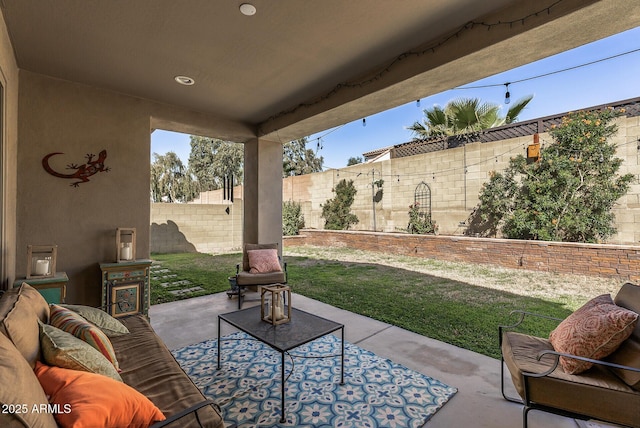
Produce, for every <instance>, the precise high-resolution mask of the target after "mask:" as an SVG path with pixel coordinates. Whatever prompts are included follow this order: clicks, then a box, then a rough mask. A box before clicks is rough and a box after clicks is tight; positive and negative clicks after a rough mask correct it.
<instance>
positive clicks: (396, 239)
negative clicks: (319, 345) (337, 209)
mask: <svg viewBox="0 0 640 428" xmlns="http://www.w3.org/2000/svg"><path fill="white" fill-rule="evenodd" d="M283 241H284V246H298V245H315V246H326V247H328V246H333V247H347V248H355V249H360V250H368V251H384V252H390V253H393V254H402V255H407V256H415V257H424V258H434V259H438V260H447V261H455V262H470V263H483V264H492V265H497V266H502V267H506V268H513V269H527V270H536V271H544V272H556V273H570V274H578V275H591V276H605V277H616V278H620V280H621V281H631V282H635V283H639V282H640V246H627V245H608V244H577V243H570V242H546V241H524V240H515V239H490V238H471V237H462V236H434V235H408V234H404V233H381V232H359V231H330V230H310V229H305V230H302V231H300V235H299V236H295V237H284V239H283Z"/></svg>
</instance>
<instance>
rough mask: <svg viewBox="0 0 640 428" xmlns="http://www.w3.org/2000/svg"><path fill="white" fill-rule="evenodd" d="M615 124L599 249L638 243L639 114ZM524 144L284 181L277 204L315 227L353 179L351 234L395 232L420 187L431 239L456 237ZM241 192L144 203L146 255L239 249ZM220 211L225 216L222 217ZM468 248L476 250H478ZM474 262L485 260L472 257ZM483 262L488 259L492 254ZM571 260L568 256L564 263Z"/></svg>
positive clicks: (516, 141) (475, 147) (524, 140)
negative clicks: (612, 230) (485, 188)
mask: <svg viewBox="0 0 640 428" xmlns="http://www.w3.org/2000/svg"><path fill="white" fill-rule="evenodd" d="M617 125H618V133H617V134H616V135H615V136H614V137H613V142H614V143H615V144H616V146H617V153H616V154H617V156H618V157H620V158H621V159H623V163H622V167H621V171H620V173H622V174H625V173H631V174H633V175H634V176H635V177H636V179H635V180H634V181H633V183H632V185H631V188H630V190H629V192H628V193H627V195H625V196H624V197H622V198H621V199H620V200H618V201H617V205H616V207H615V208H614V213H615V217H616V227H617V229H618V233H617V234H616V235H614V236H612V237H611V238H610V239H609V240H608V241H607V244H617V245H638V243H640V116H628V117H620V118H618V119H617ZM539 140H540V142H541V143H542V146H543V147H545V145H548V144H550V143H551V142H552V140H551V137H550V136H549V134H548V133H541V134H539ZM531 143H533V136H526V137H517V138H511V139H506V140H502V141H496V142H488V143H471V144H467V145H466V146H465V147H458V148H453V149H447V150H441V151H436V152H431V153H425V154H419V155H414V156H407V157H400V158H392V159H389V160H384V161H380V162H374V163H367V164H359V165H353V166H350V167H345V168H340V169H332V170H328V171H325V172H320V173H314V174H307V175H302V176H297V177H287V178H284V179H283V181H282V192H283V200H284V201H295V202H298V203H300V204H301V206H302V213H303V215H304V219H305V227H306V228H307V229H314V230H322V229H323V228H324V219H323V218H322V217H321V213H322V204H324V203H325V202H326V201H327V199H330V198H332V197H333V196H334V193H333V192H332V189H333V188H334V186H335V185H336V184H337V183H338V181H340V180H342V179H347V180H353V182H354V185H355V187H356V189H357V191H358V193H357V194H356V196H355V202H354V204H353V206H352V212H353V213H354V214H356V215H357V216H358V219H359V223H358V224H356V225H355V226H353V227H352V230H355V231H374V229H375V231H377V232H387V233H395V232H398V231H401V230H402V229H405V228H406V227H407V223H408V221H409V215H408V210H409V205H411V204H413V203H414V198H415V191H416V188H417V187H418V186H419V185H420V184H421V183H425V184H427V185H428V186H429V189H430V193H431V195H430V196H431V214H432V218H433V219H434V220H435V221H436V223H437V224H438V226H439V233H440V236H439V237H437V239H440V240H442V239H452V240H453V239H458V237H461V236H463V235H465V232H466V230H467V219H468V218H469V216H470V214H471V213H472V211H473V209H474V208H475V206H476V205H477V204H478V195H479V192H480V189H481V186H482V184H483V183H485V182H486V181H487V180H488V179H489V173H490V172H491V171H500V170H503V169H504V168H506V167H507V166H508V164H509V159H510V158H511V157H513V156H516V155H518V154H523V155H526V150H527V147H528V146H529V145H530V144H531ZM378 180H383V181H384V183H383V184H382V198H381V199H380V201H379V202H376V203H374V202H373V198H372V184H373V182H375V181H378ZM242 190H243V189H242V186H238V187H236V188H235V189H234V195H235V198H236V199H235V202H234V203H233V204H231V203H230V202H228V201H223V197H222V196H223V195H222V191H221V190H217V191H212V192H206V193H203V194H202V195H201V197H200V198H199V200H197V201H194V203H190V204H152V206H151V238H150V241H151V251H152V252H179V251H185V250H188V251H200V252H225V251H229V250H233V249H240V248H241V247H242V212H243V208H242ZM373 190H374V193H375V192H376V191H377V190H378V188H377V187H376V186H373ZM374 207H375V228H374V217H373V212H374ZM227 208H229V210H230V214H227V213H226V209H227ZM401 236H402V235H401ZM446 236H449V237H450V238H446ZM454 237H455V238H454ZM498 238H499V237H498ZM354 239H355V238H354ZM416 239H417V238H416ZM438 242H440V241H438ZM480 242H489V241H484V240H481V241H480ZM527 242H528V241H527ZM487 245H488V244H487ZM510 245H516V247H517V248H520V247H521V246H522V245H519V244H512V243H511V241H510V240H507V241H504V245H502V246H504V247H505V248H509V246H510ZM532 245H540V246H547V248H549V245H551V244H550V243H539V244H538V243H537V242H536V243H534V244H532ZM554 245H555V244H554ZM541 248H542V247H541ZM554 248H555V247H554ZM580 248H582V247H580ZM475 251H476V252H477V253H480V250H475ZM509 251H511V250H509ZM513 251H514V252H515V253H514V254H516V253H517V251H516V250H513ZM574 256H575V254H574ZM477 257H485V256H483V255H480V254H478V255H477ZM486 257H489V259H490V258H491V257H493V256H486ZM509 257H510V258H513V257H515V256H514V255H510V256H509ZM535 260H536V259H535V258H533V259H530V260H529V261H527V262H526V263H534V261H535ZM523 263H525V262H523ZM573 263H575V259H571V261H570V262H568V264H573ZM585 263H586V264H589V263H590V262H585ZM598 263H600V262H599V261H598ZM518 267H521V266H518ZM636 269H637V265H636Z"/></svg>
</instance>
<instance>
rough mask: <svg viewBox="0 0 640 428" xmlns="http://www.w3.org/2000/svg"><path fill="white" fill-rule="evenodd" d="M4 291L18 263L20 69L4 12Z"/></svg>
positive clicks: (0, 209) (0, 115)
mask: <svg viewBox="0 0 640 428" xmlns="http://www.w3.org/2000/svg"><path fill="white" fill-rule="evenodd" d="M0 85H1V86H2V97H1V98H0V103H2V105H0V133H1V134H0V151H1V153H0V162H2V164H1V165H0V173H1V177H0V200H1V202H0V253H1V254H2V257H1V259H0V289H5V288H7V287H9V286H10V285H11V284H12V283H13V279H14V277H15V262H16V208H17V206H16V180H17V178H16V175H17V166H16V165H17V163H18V67H17V65H16V61H15V58H14V56H13V48H12V46H11V42H10V40H9V35H8V33H7V28H6V26H5V23H4V18H3V17H2V11H1V10H0Z"/></svg>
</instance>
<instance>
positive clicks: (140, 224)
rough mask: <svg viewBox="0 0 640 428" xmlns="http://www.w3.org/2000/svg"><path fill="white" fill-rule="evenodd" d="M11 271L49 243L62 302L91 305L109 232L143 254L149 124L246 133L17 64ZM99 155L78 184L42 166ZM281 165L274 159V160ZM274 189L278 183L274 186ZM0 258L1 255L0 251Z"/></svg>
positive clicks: (235, 135) (108, 258)
mask: <svg viewBox="0 0 640 428" xmlns="http://www.w3.org/2000/svg"><path fill="white" fill-rule="evenodd" d="M19 77H20V79H19V98H20V102H19V117H20V120H19V123H18V136H19V139H18V146H17V161H15V157H14V162H12V164H17V165H19V166H20V168H19V169H18V171H17V192H16V204H17V213H16V214H17V216H16V243H15V248H16V251H17V258H16V261H15V269H16V276H18V277H21V276H22V277H24V275H25V274H26V251H27V245H28V244H56V245H57V246H58V260H57V268H58V269H57V270H58V271H65V272H66V273H67V275H68V276H69V284H68V287H67V301H68V302H74V303H81V304H87V305H93V306H97V305H98V304H99V302H100V290H101V285H100V281H101V280H100V268H99V263H100V262H113V261H115V259H116V252H115V231H116V228H118V227H134V228H136V230H137V239H136V241H137V248H136V255H137V257H138V258H147V257H149V254H150V224H151V218H150V212H151V202H150V198H149V183H150V169H149V164H150V157H151V156H150V153H151V132H152V130H153V129H155V128H162V129H169V130H175V131H178V132H194V133H197V134H198V135H205V136H211V137H217V138H224V139H229V140H231V141H233V139H236V141H244V140H246V139H247V138H248V136H250V135H252V132H254V131H253V130H252V129H250V128H248V127H246V126H244V125H241V124H234V123H232V122H228V121H226V120H224V119H221V118H217V117H213V116H208V115H203V114H201V113H198V112H192V111H188V110H184V109H181V108H178V107H172V106H168V105H165V104H159V103H154V102H151V101H148V100H144V99H140V98H135V97H131V96H127V95H123V94H119V93H115V92H111V91H107V90H103V89H98V88H95V87H91V86H87V85H82V84H77V83H71V82H67V81H63V80H59V79H54V78H51V77H47V76H43V75H40V74H35V73H31V72H28V71H24V70H21V71H20V73H19ZM101 150H106V151H107V158H106V160H105V164H106V166H107V167H109V168H110V170H109V172H99V173H97V174H95V175H93V176H91V177H89V180H90V181H88V182H85V183H81V184H79V185H78V186H77V187H73V186H71V185H70V184H71V183H72V182H73V180H69V179H63V178H58V177H54V176H52V175H50V174H48V173H47V172H46V171H45V170H44V169H43V166H42V159H43V157H44V156H45V155H47V154H49V153H53V152H60V153H63V154H60V155H57V156H54V157H53V158H51V162H50V163H51V166H52V167H53V169H55V170H57V171H59V172H61V173H71V172H73V170H69V169H67V168H66V166H67V165H68V164H70V163H76V164H80V165H81V164H83V163H85V162H86V158H85V156H86V155H87V154H89V153H92V154H98V153H99V152H100V151H101ZM280 163H281V162H280ZM278 192H280V189H278ZM3 258H4V256H3Z"/></svg>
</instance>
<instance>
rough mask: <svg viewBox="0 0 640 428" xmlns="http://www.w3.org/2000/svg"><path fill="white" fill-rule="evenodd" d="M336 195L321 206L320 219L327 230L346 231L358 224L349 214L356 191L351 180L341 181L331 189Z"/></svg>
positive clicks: (354, 217)
mask: <svg viewBox="0 0 640 428" xmlns="http://www.w3.org/2000/svg"><path fill="white" fill-rule="evenodd" d="M332 191H333V192H334V193H335V194H336V196H335V197H333V198H332V199H327V202H326V203H325V204H324V205H321V206H322V218H324V220H325V222H324V227H325V229H329V230H347V229H349V227H351V225H353V224H357V223H358V221H359V220H358V217H357V216H356V215H355V214H353V213H351V205H352V204H353V201H354V198H355V196H356V193H358V191H357V190H356V188H355V186H354V185H353V180H349V181H347V180H345V179H342V180H340V181H339V182H338V184H337V185H336V187H335V188H334V189H332Z"/></svg>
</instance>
